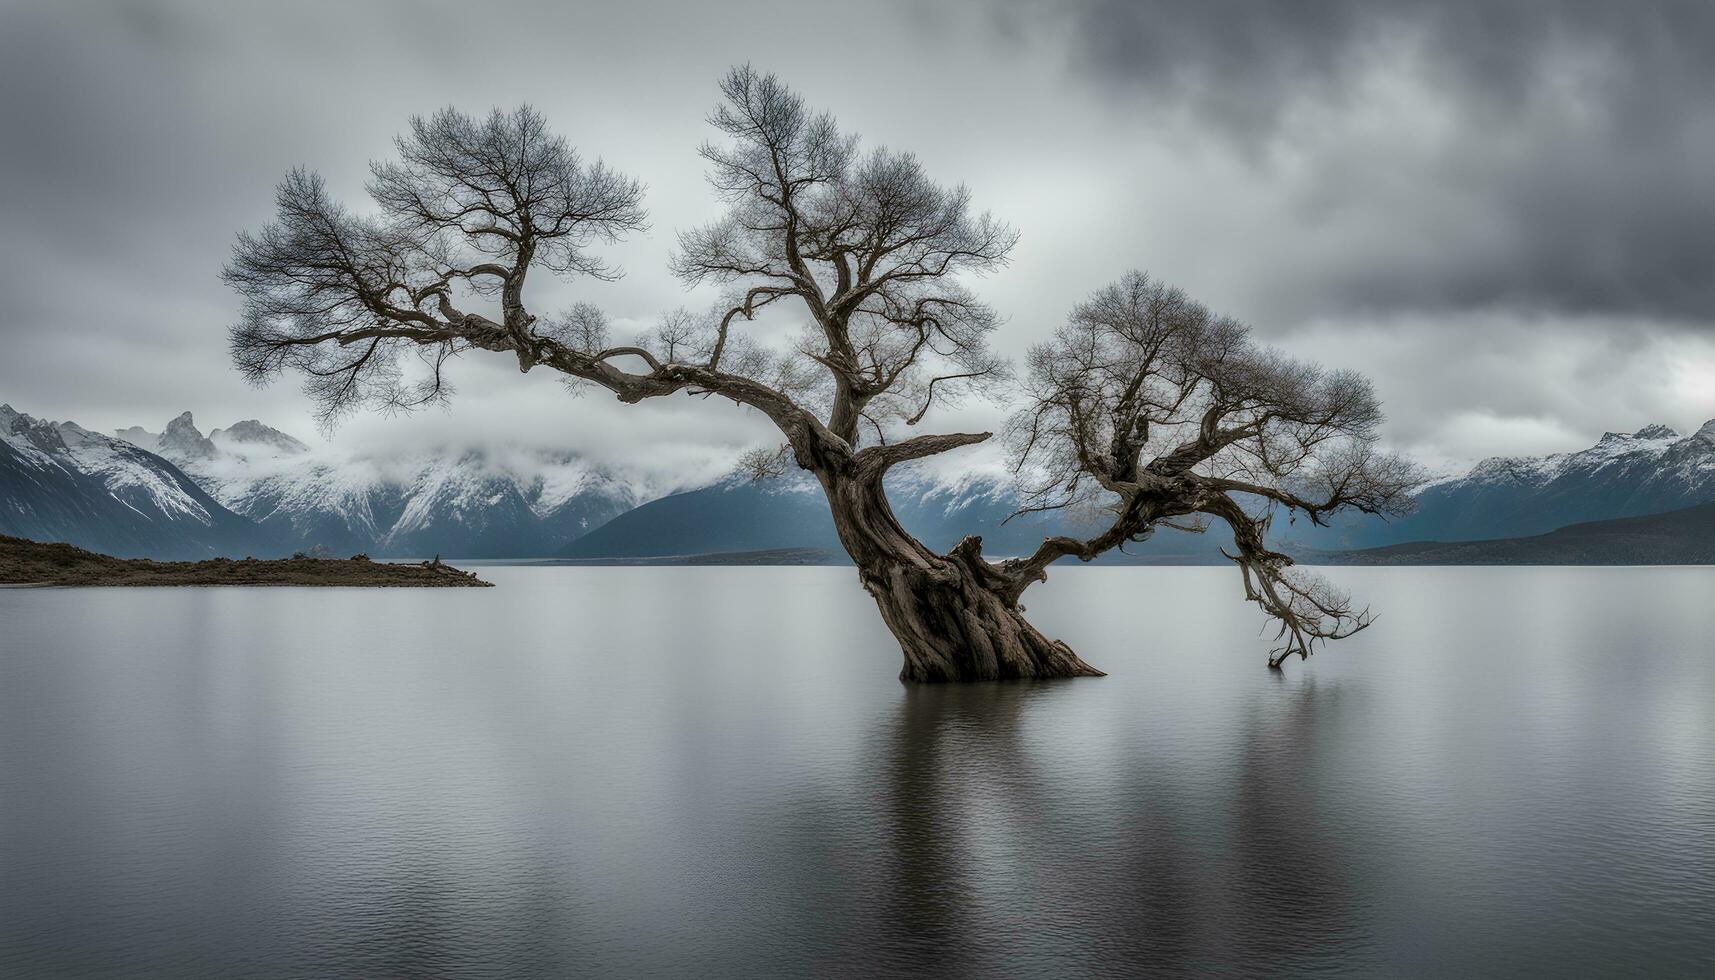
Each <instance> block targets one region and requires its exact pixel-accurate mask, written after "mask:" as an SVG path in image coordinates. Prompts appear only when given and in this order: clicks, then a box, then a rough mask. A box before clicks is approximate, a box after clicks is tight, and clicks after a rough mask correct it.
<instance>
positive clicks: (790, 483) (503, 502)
mask: <svg viewBox="0 0 1715 980" xmlns="http://www.w3.org/2000/svg"><path fill="white" fill-rule="evenodd" d="M888 485H889V490H890V496H891V499H892V500H893V502H894V508H895V511H896V513H897V515H898V517H899V519H900V521H901V523H903V524H904V525H905V526H906V527H907V528H908V529H909V530H911V531H912V532H913V533H914V534H917V535H918V536H919V537H920V538H921V539H922V540H923V541H924V543H925V544H927V545H928V546H929V547H931V548H934V549H936V550H945V549H947V548H949V547H951V546H952V545H953V544H954V543H956V542H957V541H958V540H959V539H960V538H961V537H963V536H964V535H966V534H977V535H981V536H982V537H983V539H984V552H985V553H986V554H988V555H989V556H991V557H999V556H1005V555H1016V554H1022V553H1025V552H1028V551H1030V550H1032V549H1034V548H1035V546H1036V545H1037V544H1038V543H1039V542H1040V541H1041V540H1042V538H1043V536H1044V535H1048V534H1058V533H1073V534H1080V533H1088V532H1089V530H1090V528H1088V527H1087V526H1083V525H1081V524H1079V523H1078V522H1077V521H1076V520H1074V519H1072V518H1069V517H1068V516H1066V515H1041V516H1031V517H1021V518H1016V519H1013V520H1010V521H1008V520H1007V518H1008V516H1009V515H1011V513H1012V512H1013V510H1014V509H1015V507H1016V498H1015V495H1014V491H1013V489H1012V487H1011V485H1010V483H1009V482H1008V481H1007V480H1006V479H1004V478H1003V477H1002V476H1000V475H997V474H993V473H990V472H987V471H975V470H974V471H972V472H968V473H962V474H961V473H956V472H955V473H951V474H949V473H947V472H943V471H931V470H927V469H923V468H912V467H903V468H901V469H900V470H899V471H897V472H896V473H895V474H893V475H891V476H890V477H889V484H888ZM1417 501H1418V507H1417V509H1416V511H1415V512H1414V513H1412V514H1411V515H1409V516H1407V517H1404V518H1399V519H1395V520H1394V521H1391V522H1387V521H1382V520H1380V519H1377V518H1370V517H1367V516H1365V515H1344V516H1342V517H1341V518H1339V519H1337V520H1336V522H1335V524H1334V526H1333V527H1330V528H1319V527H1314V526H1312V525H1310V524H1309V523H1308V522H1307V521H1305V520H1302V519H1299V520H1297V521H1293V520H1291V519H1290V516H1289V515H1285V514H1282V515H1280V516H1279V517H1277V519H1276V522H1275V527H1274V528H1273V531H1272V534H1273V538H1274V540H1275V541H1276V542H1277V543H1278V544H1279V546H1281V547H1284V548H1286V549H1288V550H1291V549H1300V550H1302V551H1304V552H1305V553H1306V554H1307V555H1309V554H1319V555H1324V556H1326V555H1329V554H1330V553H1332V552H1336V551H1344V550H1348V549H1375V548H1389V547H1394V546H1399V545H1403V544H1407V543H1412V542H1463V541H1486V540H1499V539H1511V538H1525V537H1531V536H1535V535H1541V534H1544V533H1546V532H1550V531H1555V530H1556V529H1560V528H1565V527H1567V526H1568V525H1573V524H1579V523H1581V522H1590V521H1607V520H1611V519H1615V518H1632V517H1642V516H1646V515H1655V514H1663V513H1667V512H1671V511H1677V510H1679V509H1682V508H1687V507H1691V506H1693V505H1698V504H1704V503H1709V502H1712V501H1715V420H1712V421H1711V422H1709V423H1707V424H1705V425H1704V426H1702V427H1701V428H1700V429H1699V430H1698V431H1697V432H1695V433H1692V434H1691V435H1689V436H1687V435H1682V434H1680V433H1678V432H1676V431H1674V430H1673V429H1671V428H1669V427H1667V426H1662V425H1652V426H1646V427H1645V428H1642V429H1639V430H1637V431H1635V432H1630V433H1622V432H1610V433H1606V434H1604V435H1603V436H1602V437H1601V439H1600V440H1598V441H1597V442H1596V443H1595V444H1594V445H1593V446H1591V447H1589V448H1587V449H1584V450H1581V451H1579V452H1573V453H1557V454H1553V455H1548V456H1540V457H1495V458H1491V459H1486V460H1483V461H1481V462H1479V463H1477V464H1475V465H1473V466H1471V467H1470V468H1469V469H1468V470H1466V471H1464V472H1461V473H1457V474H1452V475H1447V476H1444V477H1441V478H1439V479H1437V480H1435V481H1433V482H1431V483H1429V484H1428V485H1426V486H1425V487H1423V488H1422V489H1421V490H1420V491H1419V493H1418V495H1417ZM1706 523H1707V522H1698V521H1692V522H1689V523H1683V524H1662V525H1660V526H1661V527H1681V526H1683V527H1686V528H1690V529H1691V530H1690V531H1688V532H1687V533H1700V532H1698V531H1697V530H1696V529H1698V528H1701V527H1704V526H1705V525H1706ZM1651 526H1652V527H1654V526H1655V525H1651ZM0 533H6V534H12V535H17V536H21V537H29V538H34V539H37V540H63V541H69V542H71V543H73V544H76V545H78V546H80V547H85V548H90V549H93V550H97V551H102V552H106V553H109V554H114V555H120V556H126V557H143V556H146V557H157V558H200V557H208V556H211V555H228V556H233V557H242V556H244V555H247V554H249V555H255V556H257V557H270V556H277V555H283V554H290V553H292V552H294V551H310V550H314V549H324V550H326V551H328V552H332V553H334V554H342V555H343V554H355V553H359V552H362V553H367V554H371V555H373V556H375V557H401V558H403V557H425V556H429V555H435V554H440V555H445V556H447V557H449V558H451V557H463V558H550V557H563V558H570V559H584V560H600V559H650V558H668V557H673V556H687V555H706V554H711V553H724V552H761V551H771V550H777V549H821V550H824V551H826V552H828V553H830V554H831V555H832V556H834V558H835V559H837V557H838V556H839V555H840V549H839V542H838V540H837V538H836V537H835V534H834V529H833V522H832V519H831V518H830V516H829V513H828V508H827V505H826V503H825V502H824V501H823V500H822V498H821V494H820V492H819V491H818V489H817V488H816V487H815V486H814V485H813V484H811V483H810V482H809V480H808V479H807V478H805V477H803V476H802V475H796V474H795V475H792V476H787V477H782V478H778V479H774V480H769V481H764V482H761V483H755V482H751V481H749V480H745V479H739V478H727V479H724V480H720V481H717V482H715V483H714V484H711V485H708V486H702V487H696V488H694V489H690V490H685V491H682V492H678V493H671V494H664V493H663V488H662V487H660V486H659V485H654V486H652V485H649V484H648V483H646V482H644V481H640V480H637V479H632V478H627V477H626V476H625V475H623V474H619V473H615V472H612V471H610V470H608V469H606V468H603V467H601V466H597V465H595V464H593V463H591V462H590V461H589V460H586V459H582V458H580V457H578V456H576V455H575V454H571V453H565V452H553V451H544V450H536V449H522V448H516V447H506V446H496V447H492V448H487V449H473V448H448V449H440V450H413V451H409V452H407V451H400V452H397V453H386V452H368V453H358V452H347V451H341V450H335V449H326V448H323V449H317V448H313V447H311V446H310V445H309V444H307V443H305V442H303V441H302V440H299V439H297V438H296V437H294V436H292V435H291V434H289V433H286V432H282V431H280V430H279V429H276V428H274V427H272V426H270V425H268V424H266V423H265V422H262V421H260V420H256V419H248V420H244V421H240V422H236V423H233V424H232V425H229V426H226V427H224V428H214V429H212V430H210V431H208V432H207V433H204V432H203V431H201V430H200V429H199V428H198V427H197V425H196V421H195V419H194V418H193V417H192V415H191V414H190V413H189V412H186V413H184V414H181V415H180V416H178V417H177V418H174V419H172V420H170V421H169V422H167V423H166V424H165V425H163V426H161V427H160V428H159V429H158V430H156V429H152V428H146V427H142V426H133V427H130V428H125V429H121V430H118V431H117V432H116V433H115V435H113V436H107V435H102V434H100V433H96V432H92V431H90V430H88V429H84V428H83V427H81V426H78V425H77V424H75V423H72V422H61V423H54V422H45V421H41V420H38V419H35V418H33V417H31V416H29V415H25V414H23V413H20V412H18V411H16V410H14V409H13V408H11V407H10V406H4V407H0ZM1580 534H1581V536H1580V538H1579V541H1580V545H1579V548H1578V549H1572V550H1569V549H1566V548H1560V549H1558V550H1554V549H1545V548H1541V547H1535V546H1533V547H1532V548H1527V549H1522V550H1521V549H1514V551H1505V550H1504V549H1496V548H1490V549H1486V550H1482V551H1480V552H1479V551H1469V549H1467V551H1459V550H1457V549H1454V550H1447V549H1440V550H1433V549H1421V548H1419V549H1406V550H1403V551H1399V552H1395V553H1392V554H1394V556H1395V557H1394V558H1393V559H1392V560H1409V558H1408V557H1407V556H1410V555H1417V556H1419V557H1421V558H1423V559H1424V560H1430V559H1431V558H1432V557H1433V556H1435V555H1441V556H1448V555H1455V554H1466V553H1469V554H1473V555H1475V554H1479V553H1480V554H1482V555H1485V556H1489V558H1486V559H1485V560H1502V559H1498V558H1493V556H1495V555H1502V554H1513V553H1515V552H1516V553H1518V554H1521V555H1527V556H1528V555H1538V556H1553V555H1587V556H1595V557H1592V558H1588V559H1586V558H1580V559H1578V560H1601V559H1600V552H1601V549H1602V548H1604V547H1608V545H1609V544H1613V543H1615V542H1618V541H1620V540H1621V539H1620V537H1618V536H1613V535H1595V536H1592V535H1591V534H1590V533H1588V532H1580ZM1626 540H1627V542H1628V543H1627V545H1626V547H1627V549H1628V552H1627V553H1628V554H1632V555H1634V556H1635V555H1636V554H1637V553H1639V552H1640V550H1647V548H1648V545H1647V544H1640V543H1639V541H1640V539H1638V538H1636V536H1635V535H1633V536H1632V537H1630V538H1627V539H1626ZM1227 544H1229V542H1228V541H1227V538H1226V536H1225V533H1224V530H1223V529H1222V528H1221V527H1219V526H1218V525H1217V526H1216V527H1213V528H1211V529H1210V530H1209V531H1208V532H1207V533H1205V534H1202V535H1195V534H1187V533H1184V532H1180V531H1174V530H1162V531H1160V532H1158V533H1157V534H1156V535H1155V536H1154V537H1153V538H1151V539H1150V540H1148V541H1146V542H1143V543H1141V544H1137V545H1128V547H1127V552H1128V553H1129V554H1127V555H1116V556H1113V557H1112V558H1111V559H1109V560H1118V561H1146V562H1160V563H1175V564H1201V563H1207V562H1219V561H1222V560H1223V559H1222V558H1221V555H1220V550H1219V549H1220V548H1221V547H1222V546H1223V545H1227ZM1685 553H1687V554H1697V553H1701V552H1700V551H1697V550H1696V549H1695V548H1693V549H1691V550H1689V551H1686V552H1685ZM1436 560H1439V559H1436ZM1543 560H1548V557H1544V558H1543ZM1568 560H1571V559H1568Z"/></svg>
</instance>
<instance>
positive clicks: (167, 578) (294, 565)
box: [0, 535, 494, 588]
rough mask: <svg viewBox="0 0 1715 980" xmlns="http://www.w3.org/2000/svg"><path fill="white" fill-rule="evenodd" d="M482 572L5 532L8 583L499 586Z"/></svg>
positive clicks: (2, 547)
mask: <svg viewBox="0 0 1715 980" xmlns="http://www.w3.org/2000/svg"><path fill="white" fill-rule="evenodd" d="M493 584H494V583H493V582H484V581H483V580H482V579H479V578H477V577H476V573H475V572H466V571H462V570H460V569H457V568H454V567H452V566H451V565H448V564H445V563H443V562H442V561H441V560H440V558H438V557H437V558H435V559H434V560H433V561H426V562H421V563H418V564H414V565H405V564H398V565H394V564H388V563H386V562H375V561H370V560H369V557H368V556H367V555H353V556H352V557H350V558H312V557H310V556H308V555H302V554H299V555H294V556H292V557H291V558H280V559H274V560H259V559H255V558H242V559H233V558H210V559H208V560H206V561H150V560H149V559H146V558H114V557H112V556H110V555H101V554H96V553H95V552H93V551H85V550H84V549H82V548H78V547H74V546H72V545H69V544H48V543H45V542H41V541H31V540H28V539H26V538H14V537H9V536H6V535H0V586H55V585H61V586H64V585H310V586H370V587H413V586H419V587H423V586H426V587H431V588H433V587H451V588H478V587H488V586H492V585H493Z"/></svg>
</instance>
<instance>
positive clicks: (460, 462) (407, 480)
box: [121, 412, 640, 558]
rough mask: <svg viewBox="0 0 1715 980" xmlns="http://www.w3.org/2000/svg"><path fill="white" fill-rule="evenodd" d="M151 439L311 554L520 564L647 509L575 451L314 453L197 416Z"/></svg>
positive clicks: (278, 436)
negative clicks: (199, 423)
mask: <svg viewBox="0 0 1715 980" xmlns="http://www.w3.org/2000/svg"><path fill="white" fill-rule="evenodd" d="M121 434H122V435H125V436H127V437H135V438H139V439H149V438H150V437H151V436H153V440H154V441H153V448H155V449H156V450H157V451H158V452H160V453H161V454H162V455H164V456H166V457H167V458H169V459H173V460H175V461H176V462H178V463H179V464H180V466H181V467H182V468H183V469H184V470H185V472H186V473H188V474H189V475H190V476H191V477H192V478H193V479H195V480H196V481H197V482H198V483H199V484H200V485H201V486H202V487H203V488H204V489H206V490H208V492H210V493H211V494H213V495H214V496H215V497H216V498H218V499H219V500H221V501H222V502H224V503H225V504H226V505H227V506H229V507H231V508H232V509H233V510H235V511H237V512H238V513H241V514H244V515H246V516H248V517H250V518H252V519H254V520H256V521H258V522H260V523H261V524H263V525H264V526H267V527H271V528H278V529H280V531H281V532H282V533H285V534H288V535H290V536H291V537H292V538H293V539H294V540H296V541H298V542H300V543H301V546H302V547H304V548H309V547H313V546H316V545H321V546H323V547H326V548H327V549H329V550H331V551H333V552H335V553H338V554H348V553H355V552H360V551H361V552H368V553H370V554H374V555H377V556H393V557H409V556H426V555H433V554H442V555H448V556H457V557H464V558H519V557H533V556H541V555H548V554H553V553H555V552H556V551H558V549H559V548H561V547H562V546H564V545H565V543H566V542H567V541H570V540H572V539H573V538H576V537H578V536H579V535H581V534H583V533H584V532H586V531H587V530H589V529H592V528H594V527H598V526H600V525H601V524H603V523H605V522H606V521H608V520H609V519H611V518H613V517H615V516H617V515H618V514H620V513H622V512H624V511H625V510H628V509H630V508H631V507H633V506H635V505H636V504H637V502H638V501H639V496H640V493H639V490H638V489H637V488H635V487H634V486H632V485H631V484H629V483H627V482H626V481H624V480H621V479H619V478H617V477H615V476H613V475H612V474H609V473H607V472H605V471H603V470H600V469H598V468H596V467H593V466H591V465H589V464H588V463H587V462H586V461H584V460H581V459H579V458H577V457H576V456H573V455H570V454H563V453H561V454H556V453H550V452H535V451H523V450H511V449H499V450H493V451H475V450H440V451H426V452H419V453H400V454H393V455H375V454H361V453H350V452H345V451H340V450H332V449H328V450H319V451H318V450H312V449H311V448H310V447H309V446H307V445H305V444H304V443H303V442H300V441H299V440H297V439H294V438H293V437H292V436H290V435H287V434H286V433H283V432H281V431H279V430H278V429H274V428H271V427H269V426H267V425H264V424H263V423H261V422H258V421H256V420H248V421H244V422H239V423H236V424H234V425H232V426H231V427H229V428H227V429H216V430H214V431H213V432H210V433H209V434H208V436H206V437H205V436H203V435H202V434H201V433H200V432H198V431H197V429H196V427H195V424H194V421H193V420H192V418H191V415H190V413H188V412H187V413H185V414H183V415H180V416H179V417H178V418H176V419H174V420H173V421H172V422H171V423H169V424H168V425H167V427H166V429H165V430H164V431H163V432H161V433H160V434H159V435H158V436H155V435H153V434H152V433H150V432H148V431H147V430H144V429H141V428H136V427H134V428H130V429H125V430H121Z"/></svg>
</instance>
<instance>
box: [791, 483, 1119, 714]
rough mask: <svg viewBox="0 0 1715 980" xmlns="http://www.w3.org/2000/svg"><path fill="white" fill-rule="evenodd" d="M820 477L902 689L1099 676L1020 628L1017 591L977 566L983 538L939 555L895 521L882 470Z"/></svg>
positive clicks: (1058, 645) (992, 570) (1053, 643)
mask: <svg viewBox="0 0 1715 980" xmlns="http://www.w3.org/2000/svg"><path fill="white" fill-rule="evenodd" d="M820 475H821V478H822V485H823V487H824V488H825V489H826V490H827V493H828V503H829V506H830V508H831V509H832V511H833V516H834V526H835V528H836V529H837V530H838V531H839V534H840V540H841V542H842V543H844V545H845V547H846V551H847V552H848V553H849V554H850V555H851V557H852V560H853V561H854V562H855V563H856V564H857V567H858V577H859V579H860V580H861V581H862V582H863V587H864V589H865V590H867V591H868V592H869V594H870V595H871V596H874V597H875V603H876V606H877V607H879V608H880V610H881V618H882V620H883V621H884V622H886V623H887V627H888V629H890V630H892V631H893V635H894V637H895V638H896V639H898V640H899V647H900V650H901V652H902V653H903V654H904V655H905V665H904V667H903V668H901V670H900V672H899V678H900V680H903V681H911V682H924V683H933V682H945V681H990V680H1021V679H1026V678H1051V677H1100V676H1102V672H1101V671H1099V670H1097V669H1095V668H1094V667H1091V666H1090V665H1089V664H1086V663H1085V662H1084V661H1082V660H1080V659H1079V658H1078V655H1077V654H1075V653H1073V652H1072V649H1071V648H1070V647H1068V646H1067V645H1066V644H1064V643H1062V642H1060V641H1058V640H1050V639H1048V638H1047V637H1046V636H1043V635H1042V633H1041V632H1039V631H1038V630H1037V629H1036V627H1034V626H1032V625H1030V623H1029V622H1027V621H1026V620H1025V619H1024V615H1023V612H1022V610H1020V609H1019V607H1018V604H1017V600H1016V596H1017V592H1018V590H1017V589H1016V588H1014V587H1013V585H1014V583H1012V582H1011V580H1010V579H1008V578H1006V577H1005V576H1003V575H1002V574H1001V572H1000V571H999V570H998V569H997V568H996V567H995V566H993V565H990V564H989V563H987V562H985V561H983V559H982V557H981V555H980V547H981V541H980V539H977V538H966V539H965V540H964V541H963V542H961V543H960V545H959V547H957V548H955V549H953V551H952V552H950V553H949V554H946V555H937V554H935V553H934V552H932V551H930V550H929V549H928V548H926V547H924V546H923V544H922V543H921V542H919V541H918V540H917V539H916V538H914V537H912V536H911V534H910V533H909V532H907V531H906V530H905V529H904V528H903V527H901V526H900V524H899V521H898V520H897V519H896V518H895V517H894V516H893V511H892V508H891V507H889V506H888V503H887V496H886V493H885V492H884V491H883V489H882V486H881V473H880V471H879V468H877V470H876V471H871V472H866V473H863V474H861V475H859V476H857V477H855V478H848V477H841V476H835V475H831V474H829V473H827V472H824V473H822V474H820Z"/></svg>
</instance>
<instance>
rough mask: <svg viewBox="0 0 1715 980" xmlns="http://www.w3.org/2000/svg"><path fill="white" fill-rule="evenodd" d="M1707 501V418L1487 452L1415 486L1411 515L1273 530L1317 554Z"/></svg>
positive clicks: (1714, 476) (1710, 426)
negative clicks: (1688, 430) (1578, 441)
mask: <svg viewBox="0 0 1715 980" xmlns="http://www.w3.org/2000/svg"><path fill="white" fill-rule="evenodd" d="M1708 501H1715V420H1710V421H1709V422H1706V423H1704V424H1703V426H1702V427H1701V428H1699V429H1698V430H1697V431H1696V432H1695V433H1693V434H1692V435H1689V436H1684V435H1681V434H1679V433H1678V432H1676V431H1674V430H1673V429H1672V428H1670V427H1668V426H1665V425H1649V426H1645V427H1644V428H1642V429H1639V430H1637V431H1636V432H1630V433H1626V432H1608V433H1604V434H1603V436H1602V438H1601V439H1600V440H1598V441H1597V443H1596V444H1595V445H1594V446H1591V447H1590V448H1588V449H1584V450H1580V451H1579V452H1575V453H1554V454H1551V455H1547V456H1535V457H1531V456H1496V457H1491V458H1489V459H1485V460H1483V461H1481V462H1479V463H1477V464H1476V465H1475V466H1473V467H1471V469H1470V470H1468V471H1467V472H1465V473H1462V474H1459V475H1455V476H1449V477H1444V478H1442V479H1439V480H1436V481H1435V482H1433V483H1430V484H1428V485H1427V486H1425V487H1423V488H1422V489H1420V490H1419V491H1418V493H1417V495H1416V502H1417V507H1416V510H1415V511H1414V512H1413V513H1411V514H1410V515H1408V516H1406V517H1403V518H1396V519H1394V520H1392V521H1383V520H1381V519H1379V518H1373V517H1369V516H1367V515H1362V514H1357V515H1350V514H1349V515H1342V516H1341V517H1339V518H1337V519H1336V520H1335V523H1334V526H1333V527H1332V528H1316V527H1313V526H1311V525H1310V524H1309V523H1308V522H1307V521H1302V520H1300V521H1298V522H1297V523H1296V524H1292V525H1288V526H1287V527H1280V526H1278V522H1277V527H1276V528H1275V531H1276V533H1277V535H1278V536H1279V538H1280V539H1281V540H1282V541H1283V542H1285V543H1287V544H1288V545H1297V546H1299V547H1310V548H1316V549H1319V550H1329V551H1332V550H1338V549H1356V548H1376V547H1382V546H1385V545H1392V544H1403V543H1406V542H1413V541H1474V540H1485V539H1491V538H1510V537H1524V536H1529V535H1536V534H1543V533H1546V532H1548V531H1552V530H1555V529H1556V528H1561V527H1566V526H1567V525H1570V524H1577V523H1581V522H1586V521H1600V520H1608V519H1611V518H1617V517H1640V516H1643V515H1646V514H1660V513H1665V512H1667V511H1672V510H1678V509H1682V508H1685V507H1690V506H1693V505H1696V504H1701V503H1706V502H1708Z"/></svg>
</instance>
